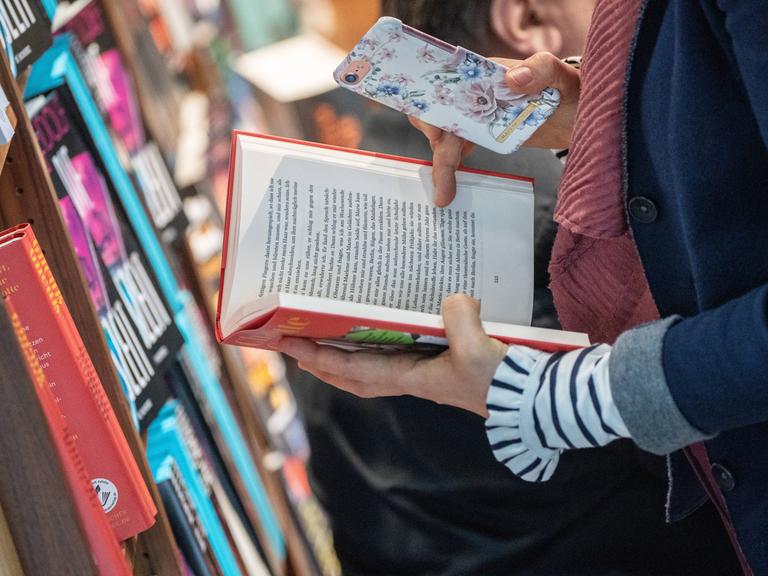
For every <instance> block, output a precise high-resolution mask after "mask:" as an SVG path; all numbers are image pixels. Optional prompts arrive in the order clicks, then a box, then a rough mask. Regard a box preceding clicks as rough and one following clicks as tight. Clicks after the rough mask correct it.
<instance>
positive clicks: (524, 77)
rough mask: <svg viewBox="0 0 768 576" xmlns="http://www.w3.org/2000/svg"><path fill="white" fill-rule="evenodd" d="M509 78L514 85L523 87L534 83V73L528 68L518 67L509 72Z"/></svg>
mask: <svg viewBox="0 0 768 576" xmlns="http://www.w3.org/2000/svg"><path fill="white" fill-rule="evenodd" d="M507 78H508V79H509V81H510V82H512V83H513V84H515V85H517V86H519V87H521V88H522V87H523V86H528V84H530V83H531V82H533V72H531V69H530V68H528V66H518V67H517V68H512V70H510V71H509V72H507Z"/></svg>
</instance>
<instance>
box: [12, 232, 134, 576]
mask: <svg viewBox="0 0 768 576" xmlns="http://www.w3.org/2000/svg"><path fill="white" fill-rule="evenodd" d="M19 241H20V239H19V238H17V237H16V238H15V237H14V235H10V236H5V237H2V238H0V244H5V243H7V242H19ZM0 274H1V273H0ZM1 278H2V279H0V283H3V280H5V278H4V277H1ZM2 285H3V292H5V291H6V290H11V291H12V289H13V285H8V284H5V283H3V284H2ZM4 301H5V307H6V310H7V311H8V315H9V319H10V321H11V325H12V327H13V330H14V332H15V334H16V339H17V341H18V343H19V347H20V348H21V352H22V354H23V356H24V363H25V364H26V366H27V370H28V371H29V375H30V378H31V380H32V384H33V385H34V388H35V393H36V396H37V399H38V402H39V403H40V408H41V411H42V413H43V416H44V417H45V421H46V423H47V425H48V431H49V433H50V436H51V440H52V441H53V445H54V447H55V450H56V454H57V455H58V459H59V462H60V464H61V468H62V471H63V473H64V477H65V481H66V483H67V489H68V491H69V493H70V495H71V497H72V501H73V504H74V509H75V511H76V514H77V516H78V517H79V518H80V522H81V525H82V527H83V531H84V534H85V538H86V540H87V542H88V546H89V547H90V549H91V555H92V558H93V561H94V564H95V565H96V567H97V568H98V570H99V574H103V575H104V576H107V575H109V576H112V575H114V576H129V575H130V574H131V570H130V568H129V567H128V564H127V563H126V561H125V558H124V556H123V552H122V550H121V549H120V546H119V544H118V542H117V538H116V537H115V534H114V532H113V531H112V529H111V528H110V526H109V522H108V521H107V517H106V515H105V514H104V511H103V510H102V506H101V501H100V499H99V498H98V497H97V494H96V492H95V491H94V489H93V486H92V484H91V480H90V478H89V474H88V471H87V470H86V468H85V465H84V464H83V460H82V458H81V456H80V451H79V448H78V441H77V437H76V436H75V434H74V433H73V432H72V431H71V430H70V428H69V426H68V424H67V422H66V420H65V418H64V416H63V415H62V413H61V411H60V410H59V407H58V406H57V405H56V398H55V396H54V395H53V394H52V393H51V391H50V386H51V384H52V382H50V381H49V379H48V376H47V374H46V372H45V371H44V370H43V369H42V367H41V364H40V360H39V358H38V352H37V351H36V349H35V348H33V345H32V342H31V341H30V339H29V336H28V328H29V327H28V326H27V325H25V324H24V323H23V321H22V320H21V318H20V317H19V315H18V313H17V311H16V307H15V301H16V298H15V296H13V295H10V296H5V297H4ZM54 384H55V383H54ZM0 515H2V514H1V513H0ZM8 536H9V537H10V535H8ZM10 544H11V546H13V542H11V543H10ZM13 554H14V555H15V550H14V551H13ZM4 561H7V562H9V563H10V562H11V557H10V556H7V555H6V554H5V551H4V554H3V559H0V567H2V570H0V573H2V574H3V575H5V576H8V575H9V574H12V573H13V572H10V571H8V570H7V568H8V566H5V567H3V562H4ZM16 562H18V559H17V560H16ZM18 574H22V570H21V568H19V572H18Z"/></svg>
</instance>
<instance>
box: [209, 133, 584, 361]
mask: <svg viewBox="0 0 768 576" xmlns="http://www.w3.org/2000/svg"><path fill="white" fill-rule="evenodd" d="M430 171H431V163H429V162H425V161H421V160H415V159H411V158H402V157H398V156H392V155H388V154H378V153H373V152H366V151H361V150H350V149H345V148H339V147H335V146H329V145H324V144H316V143H312V142H302V141H299V140H291V139H287V138H280V137H275V136H266V135H263V134H248V133H245V132H235V133H234V136H233V139H232V152H231V161H230V176H229V189H228V193H227V207H226V214H225V230H224V242H223V250H222V263H221V282H220V291H219V300H218V309H217V315H216V336H217V338H218V340H219V341H220V342H223V343H226V344H235V345H240V346H248V347H254V348H266V349H270V348H274V347H275V345H276V343H277V342H278V341H279V340H280V338H281V337H283V336H296V337H303V338H309V339H313V340H315V341H319V342H321V343H323V344H328V345H333V346H337V347H340V348H343V349H347V350H369V351H380V352H400V351H402V352H405V351H409V352H412V351H423V352H440V351H442V350H444V349H445V347H446V345H447V341H446V340H445V330H444V329H443V324H442V317H441V316H440V302H441V301H442V299H443V298H444V297H445V296H446V295H447V294H450V293H459V292H460V293H466V294H469V295H471V296H473V297H475V298H477V299H480V300H481V301H482V308H483V318H484V320H490V321H484V328H485V330H486V332H487V333H488V334H489V335H490V336H492V337H494V338H497V339H499V340H501V341H502V342H506V343H510V344H521V345H527V346H531V347H533V348H538V349H541V350H546V351H557V350H570V349H574V348H578V347H581V346H586V345H588V344H589V339H588V337H587V336H586V335H585V334H578V333H573V332H565V331H560V330H549V329H543V328H532V327H530V326H528V325H527V324H528V323H529V322H530V316H531V304H532V302H533V244H532V238H533V181H532V180H531V179H530V178H525V177H520V176H513V175H508V174H499V173H494V172H488V171H483V170H473V169H468V168H460V169H459V171H458V172H457V197H456V200H455V201H454V202H453V203H452V204H451V206H449V207H447V208H442V209H438V208H436V207H435V206H434V204H432V203H431V202H430V201H429V200H427V196H428V195H429V194H430V192H429V186H430V184H428V183H429V182H431V177H430Z"/></svg>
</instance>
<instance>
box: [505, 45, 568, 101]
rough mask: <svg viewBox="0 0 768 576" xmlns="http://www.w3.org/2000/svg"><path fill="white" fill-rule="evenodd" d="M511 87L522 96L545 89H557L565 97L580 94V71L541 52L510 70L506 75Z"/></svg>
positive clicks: (555, 57)
mask: <svg viewBox="0 0 768 576" xmlns="http://www.w3.org/2000/svg"><path fill="white" fill-rule="evenodd" d="M506 80H507V84H508V85H509V87H510V88H511V89H512V90H514V91H515V92H518V93H520V94H534V93H536V92H540V91H541V90H543V89H544V88H547V87H552V88H557V89H558V90H560V92H561V93H562V94H563V96H565V97H570V96H571V95H573V94H578V90H579V85H580V75H579V71H578V70H576V69H575V68H574V67H573V66H569V65H568V64H566V63H565V62H563V61H562V60H560V59H559V58H558V57H557V56H555V55H554V54H550V53H549V52H539V53H537V54H534V55H533V56H531V57H530V58H528V59H526V60H523V61H522V62H521V63H520V64H518V65H516V66H514V67H512V68H510V70H509V71H508V72H507V74H506Z"/></svg>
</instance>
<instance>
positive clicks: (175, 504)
mask: <svg viewBox="0 0 768 576" xmlns="http://www.w3.org/2000/svg"><path fill="white" fill-rule="evenodd" d="M155 481H156V482H157V490H158V492H160V497H161V498H162V500H163V505H164V506H165V510H166V512H167V513H168V521H169V522H170V523H171V529H172V530H173V535H174V537H175V538H176V543H177V544H178V546H179V550H180V551H181V554H182V555H183V557H184V559H185V560H186V562H187V564H188V565H189V567H190V568H191V569H192V571H193V573H194V574H196V576H216V575H217V574H221V571H220V570H219V568H218V565H217V563H216V558H215V557H214V556H213V551H212V550H211V545H210V542H209V541H208V533H207V532H206V531H205V528H204V527H203V525H202V523H201V522H200V516H199V515H198V514H197V512H196V511H195V507H194V504H193V503H192V499H191V497H190V495H189V490H188V489H187V487H186V485H185V484H184V479H183V478H182V476H181V473H180V472H179V469H178V466H176V462H175V461H174V460H173V458H172V457H171V456H168V457H167V458H166V460H165V461H163V462H162V463H161V465H160V466H159V467H158V471H157V475H156V476H155Z"/></svg>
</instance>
